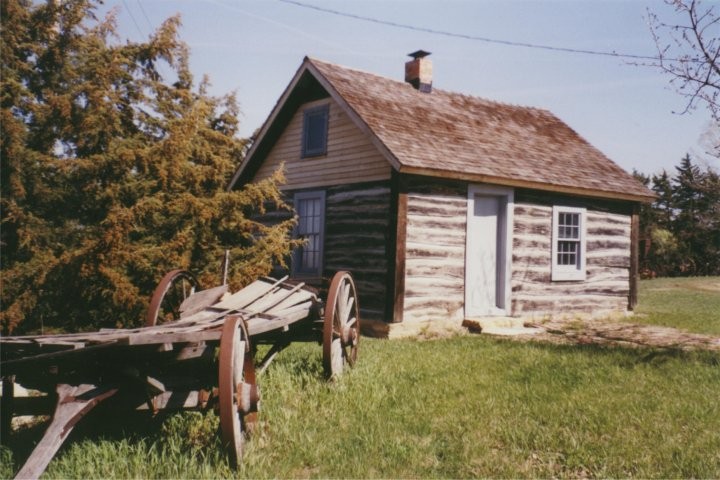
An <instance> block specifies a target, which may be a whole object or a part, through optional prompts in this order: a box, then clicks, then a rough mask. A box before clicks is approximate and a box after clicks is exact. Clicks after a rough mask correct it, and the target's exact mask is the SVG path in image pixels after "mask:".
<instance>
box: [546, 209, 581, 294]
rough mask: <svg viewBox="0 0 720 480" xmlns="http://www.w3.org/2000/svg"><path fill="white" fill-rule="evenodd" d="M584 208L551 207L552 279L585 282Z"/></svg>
mask: <svg viewBox="0 0 720 480" xmlns="http://www.w3.org/2000/svg"><path fill="white" fill-rule="evenodd" d="M585 213H586V210H585V209H584V208H578V207H563V206H559V205H555V206H553V229H552V279H553V281H555V280H585V249H586V240H585Z"/></svg>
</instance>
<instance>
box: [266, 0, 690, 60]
mask: <svg viewBox="0 0 720 480" xmlns="http://www.w3.org/2000/svg"><path fill="white" fill-rule="evenodd" d="M278 1H279V2H283V3H288V4H291V5H296V6H298V7H302V8H307V9H311V10H317V11H319V12H323V13H329V14H332V15H337V16H340V17H346V18H352V19H355V20H362V21H364V22H371V23H377V24H380V25H387V26H390V27H396V28H404V29H406V30H413V31H416V32H425V33H432V34H434V35H444V36H446V37H454V38H464V39H467V40H476V41H479V42H485V43H493V44H497V45H507V46H511V47H525V48H534V49H537V50H550V51H553V52H565V53H578V54H584V55H598V56H604V57H616V58H628V59H632V60H653V61H659V60H660V58H658V57H654V56H649V55H634V54H629V53H618V52H615V51H612V52H607V51H600V50H583V49H579V48H568V47H554V46H552V45H539V44H535V43H525V42H515V41H512V40H501V39H497V38H488V37H480V36H476V35H467V34H464V33H454V32H446V31H443V30H435V29H432V28H425V27H416V26H413V25H407V24H404V23H397V22H392V21H389V20H382V19H379V18H373V17H366V16H363V15H356V14H354V13H347V12H341V11H338V10H333V9H331V8H325V7H318V6H316V5H310V4H307V3H303V2H299V1H297V0H278ZM665 60H671V61H691V62H693V61H695V60H692V59H686V60H681V59H665Z"/></svg>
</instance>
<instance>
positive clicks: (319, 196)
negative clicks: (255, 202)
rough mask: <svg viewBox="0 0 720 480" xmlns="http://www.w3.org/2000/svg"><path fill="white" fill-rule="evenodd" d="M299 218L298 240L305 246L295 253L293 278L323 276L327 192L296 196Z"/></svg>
mask: <svg viewBox="0 0 720 480" xmlns="http://www.w3.org/2000/svg"><path fill="white" fill-rule="evenodd" d="M295 212H296V213H297V216H298V224H297V228H296V236H297V238H302V239H304V240H305V244H304V245H303V246H301V247H299V248H297V249H296V250H295V252H294V253H293V264H292V271H293V276H306V277H320V276H322V267H323V265H322V258H323V243H324V238H323V237H324V234H325V192H323V191H318V192H302V193H296V194H295Z"/></svg>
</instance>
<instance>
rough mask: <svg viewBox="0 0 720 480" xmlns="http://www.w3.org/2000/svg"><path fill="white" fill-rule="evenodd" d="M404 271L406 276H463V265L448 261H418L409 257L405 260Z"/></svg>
mask: <svg viewBox="0 0 720 480" xmlns="http://www.w3.org/2000/svg"><path fill="white" fill-rule="evenodd" d="M405 273H406V275H407V276H408V277H414V276H420V277H422V276H425V277H433V276H445V277H453V278H460V279H464V278H465V266H464V265H462V264H460V263H459V262H457V263H453V264H451V263H448V262H444V261H440V262H437V261H435V262H432V263H430V262H429V261H425V262H423V261H418V259H410V260H408V261H407V262H405Z"/></svg>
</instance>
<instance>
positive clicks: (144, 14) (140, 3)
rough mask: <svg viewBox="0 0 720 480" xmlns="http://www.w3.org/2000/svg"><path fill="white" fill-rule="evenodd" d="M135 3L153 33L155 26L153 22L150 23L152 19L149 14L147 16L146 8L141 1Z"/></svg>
mask: <svg viewBox="0 0 720 480" xmlns="http://www.w3.org/2000/svg"><path fill="white" fill-rule="evenodd" d="M135 1H136V2H137V4H138V7H140V11H141V12H142V14H143V17H145V20H147V24H148V26H149V27H150V31H152V30H153V24H152V22H151V21H150V18H148V14H147V12H146V11H145V7H143V6H142V2H141V1H140V0H135Z"/></svg>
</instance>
